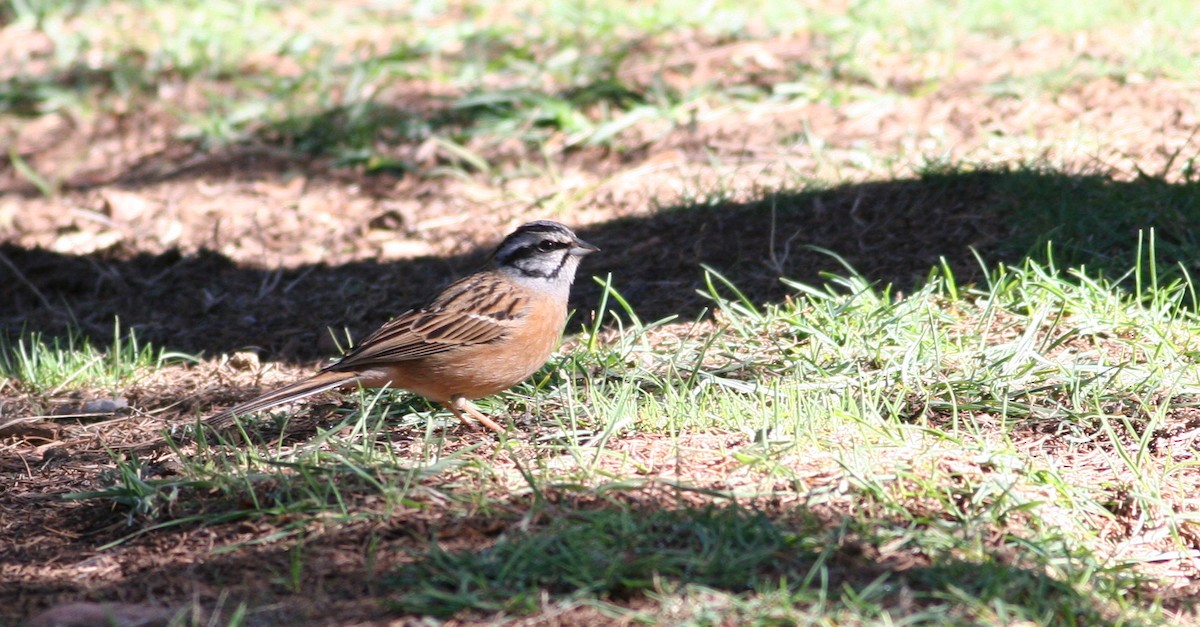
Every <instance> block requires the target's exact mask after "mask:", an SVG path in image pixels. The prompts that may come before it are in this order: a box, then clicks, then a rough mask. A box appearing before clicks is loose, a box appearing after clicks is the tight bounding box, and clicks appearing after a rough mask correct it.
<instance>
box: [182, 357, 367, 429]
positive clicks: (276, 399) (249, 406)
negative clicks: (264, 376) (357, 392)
mask: <svg viewBox="0 0 1200 627" xmlns="http://www.w3.org/2000/svg"><path fill="white" fill-rule="evenodd" d="M357 378H358V373H356V372H334V371H326V372H319V373H317V374H315V375H313V376H311V377H309V378H307V379H301V380H299V381H297V382H295V383H291V384H288V385H285V386H283V387H281V388H279V389H277V390H272V391H270V392H267V393H266V394H263V395H262V396H259V397H257V398H253V399H250V400H248V401H246V402H245V403H242V404H240V405H235V406H233V407H230V408H229V409H226V410H225V411H223V412H221V413H219V414H216V415H215V416H211V417H209V418H206V419H205V420H204V424H206V425H209V426H210V427H214V428H217V429H220V428H223V427H227V426H229V425H230V424H233V419H234V417H236V416H241V415H244V414H249V413H253V412H256V411H259V410H260V409H266V408H268V407H274V406H276V405H282V404H284V403H290V402H292V401H298V400H300V399H302V398H308V397H309V396H312V395H314V394H320V393H321V392H328V391H329V390H332V389H335V388H340V387H342V386H344V385H349V384H352V383H354V382H355V380H356V379H357Z"/></svg>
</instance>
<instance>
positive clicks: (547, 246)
mask: <svg viewBox="0 0 1200 627" xmlns="http://www.w3.org/2000/svg"><path fill="white" fill-rule="evenodd" d="M562 247H563V243H562V242H556V241H554V240H552V239H544V240H542V241H540V242H538V246H537V248H538V250H540V251H541V252H544V253H548V252H550V251H552V250H556V249H559V248H562Z"/></svg>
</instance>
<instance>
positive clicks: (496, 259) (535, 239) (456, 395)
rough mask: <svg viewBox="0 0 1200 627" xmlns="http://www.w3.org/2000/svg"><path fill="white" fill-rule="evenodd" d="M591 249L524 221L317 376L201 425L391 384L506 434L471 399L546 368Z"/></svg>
mask: <svg viewBox="0 0 1200 627" xmlns="http://www.w3.org/2000/svg"><path fill="white" fill-rule="evenodd" d="M598 250H600V249H599V248H597V247H596V246H593V245H592V244H589V243H587V242H585V241H583V240H582V239H580V238H579V236H577V235H576V234H575V232H574V231H572V230H571V229H570V228H568V227H566V226H565V225H563V224H560V223H558V222H554V221H551V220H535V221H533V222H528V223H526V224H522V225H521V226H519V227H517V229H516V230H514V231H513V232H512V233H510V234H509V235H508V236H507V237H505V238H504V240H503V241H501V242H500V245H499V246H497V247H496V249H495V252H494V253H493V254H492V256H491V264H490V267H489V268H487V269H484V270H481V271H479V272H476V273H475V274H471V275H469V276H466V277H464V278H462V279H459V280H458V281H455V282H454V283H451V284H450V285H449V286H447V287H446V288H445V289H443V290H442V291H441V292H440V293H438V294H437V295H436V296H435V297H434V298H433V299H432V300H430V301H428V304H426V305H425V306H423V307H420V308H418V309H412V310H409V311H406V312H404V313H402V314H400V315H399V316H396V317H395V318H393V319H392V320H390V321H389V322H387V323H385V324H384V325H383V326H381V327H380V328H379V329H378V330H376V331H375V332H374V333H372V334H371V335H369V336H367V338H366V339H364V340H363V341H362V342H360V343H359V344H358V345H357V346H356V347H355V348H353V349H352V350H350V352H348V353H346V354H345V355H343V356H342V357H341V358H340V359H338V360H337V361H334V362H333V363H331V364H329V365H327V366H325V367H323V368H321V369H320V370H319V371H318V372H317V373H316V374H313V375H312V376H310V377H308V378H306V379H301V380H299V381H296V382H295V383H291V384H289V385H285V386H283V387H281V388H278V389H276V390H272V391H270V392H267V393H265V394H262V395H261V396H258V397H256V398H253V399H250V400H248V401H246V402H244V403H241V404H238V405H236V406H234V407H231V408H229V409H226V410H225V411H223V412H221V413H219V414H216V415H213V416H211V417H210V418H208V419H206V420H203V421H202V422H203V423H204V424H206V425H208V426H210V427H212V428H216V429H221V428H224V427H227V426H229V425H231V424H233V422H234V420H235V419H236V417H238V416H242V415H246V414H251V413H254V412H257V411H261V410H264V409H268V408H270V407H274V406H276V405H282V404H284V403H290V402H293V401H298V400H300V399H303V398H307V397H309V396H313V395H315V394H320V393H322V392H328V391H332V390H336V389H348V388H353V387H364V388H382V387H389V388H399V389H404V390H408V391H410V392H413V393H415V394H417V395H419V396H422V397H424V398H426V399H428V400H430V401H433V402H436V403H439V404H441V405H442V406H444V407H445V408H446V409H449V410H450V412H451V413H453V414H454V416H455V417H456V418H458V419H459V420H460V421H461V422H462V423H463V424H464V425H466V426H467V427H468V428H472V429H473V428H475V426H474V425H473V424H472V423H471V422H469V421H468V419H467V416H470V417H471V418H472V419H473V420H475V421H476V422H478V423H479V424H482V425H483V426H485V427H487V428H488V429H491V430H492V431H494V432H496V433H504V432H505V431H504V428H502V427H501V426H500V425H499V424H497V423H496V422H495V421H494V420H492V419H491V418H489V417H488V416H487V415H485V414H484V413H483V412H481V411H480V410H479V409H478V408H477V407H475V405H473V404H472V403H471V401H473V400H475V399H478V398H482V397H484V396H489V395H492V394H496V393H498V392H502V391H504V390H507V389H508V388H511V387H513V386H514V385H516V384H518V383H520V382H522V381H524V380H525V379H527V378H529V376H530V375H532V374H533V373H534V372H536V371H537V370H538V369H539V368H541V367H542V365H543V364H545V363H546V360H547V359H549V358H550V354H551V353H552V352H553V351H554V349H555V348H556V347H557V346H558V341H559V339H560V337H561V335H562V331H563V327H564V326H565V324H566V320H567V297H568V296H569V295H570V291H571V284H572V283H573V282H574V281H575V273H576V270H577V269H578V268H579V263H580V261H581V260H582V259H583V257H585V256H587V255H590V254H592V253H594V252H597V251H598Z"/></svg>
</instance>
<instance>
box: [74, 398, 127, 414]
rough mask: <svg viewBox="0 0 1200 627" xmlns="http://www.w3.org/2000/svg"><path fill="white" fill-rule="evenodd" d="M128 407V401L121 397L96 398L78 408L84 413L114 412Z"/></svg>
mask: <svg viewBox="0 0 1200 627" xmlns="http://www.w3.org/2000/svg"><path fill="white" fill-rule="evenodd" d="M128 407H129V401H127V400H125V399H123V398H98V399H96V400H94V401H88V402H86V403H84V404H83V407H81V408H80V413H84V414H115V413H117V412H118V411H120V410H122V409H126V408H128Z"/></svg>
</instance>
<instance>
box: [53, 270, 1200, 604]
mask: <svg viewBox="0 0 1200 627" xmlns="http://www.w3.org/2000/svg"><path fill="white" fill-rule="evenodd" d="M1149 252H1150V251H1149V250H1146V251H1143V258H1145V256H1146V255H1148V254H1149ZM1132 272H1133V273H1135V274H1138V273H1141V275H1142V276H1140V277H1139V278H1138V281H1137V282H1138V284H1139V285H1141V286H1142V288H1141V291H1139V292H1134V293H1129V292H1125V291H1123V290H1122V289H1120V288H1118V287H1116V286H1115V284H1114V283H1112V282H1109V281H1107V280H1105V279H1101V278H1097V277H1091V276H1088V275H1086V274H1084V273H1082V272H1078V271H1062V270H1058V269H1056V268H1054V267H1051V266H1043V265H1039V264H1038V263H1036V262H1034V261H1027V262H1025V263H1024V264H1023V265H1022V266H1020V267H999V268H996V269H994V270H992V271H991V272H990V274H989V277H988V280H987V282H986V284H985V285H982V286H969V285H958V284H956V283H955V282H954V279H953V277H951V276H947V275H946V274H944V273H935V274H934V275H932V276H931V278H930V280H929V282H928V284H927V285H926V287H925V288H924V289H922V290H919V291H917V292H914V293H912V294H910V295H906V296H903V297H901V296H897V295H894V294H891V293H889V292H888V291H886V290H881V289H879V288H878V287H874V286H871V285H870V284H868V283H867V282H865V281H864V280H863V279H861V278H859V277H856V276H853V275H847V276H842V277H838V276H830V277H829V283H828V284H827V285H826V286H824V287H816V286H809V285H802V284H793V287H794V289H795V290H796V292H795V296H794V298H793V299H791V301H790V302H789V303H787V304H783V305H769V306H757V305H753V304H751V303H748V302H743V301H742V300H741V299H740V298H739V296H738V294H737V292H736V287H735V286H733V285H731V284H729V283H727V282H724V281H722V279H721V278H720V277H719V276H716V275H713V279H712V283H711V285H712V288H711V293H710V296H711V297H712V299H713V306H714V309H715V310H716V311H717V312H718V314H717V316H716V318H715V320H714V321H706V322H702V323H697V324H696V325H679V324H667V323H662V324H643V323H641V322H640V321H638V320H637V319H636V315H635V312H632V311H628V310H626V311H623V312H621V315H620V319H621V320H622V324H623V325H624V329H623V330H621V331H619V332H612V331H607V332H604V331H601V330H600V327H596V328H595V329H593V330H592V332H590V334H588V335H585V337H583V338H582V339H581V342H580V344H579V348H578V349H577V350H575V351H573V352H571V353H570V354H568V355H564V356H563V357H562V358H561V362H560V364H559V365H558V366H557V367H554V368H549V369H547V370H546V371H545V372H544V373H543V374H542V375H539V376H538V377H535V379H534V383H531V384H526V385H525V386H523V387H522V388H519V389H518V390H517V392H516V393H515V394H511V395H507V396H505V397H504V398H502V399H500V402H499V403H497V402H495V401H492V402H491V409H492V410H493V411H499V412H502V414H507V415H510V416H514V415H519V414H520V413H521V412H522V407H523V406H525V407H529V408H531V409H532V410H533V411H535V412H536V414H537V415H539V416H541V422H543V424H544V426H543V427H542V429H549V434H554V433H556V432H557V435H554V436H553V437H548V438H547V437H543V438H537V439H531V440H530V441H521V440H517V439H513V440H501V442H500V444H499V446H495V447H484V448H482V449H479V450H473V448H472V447H468V448H465V449H459V450H454V451H451V450H449V449H445V448H443V447H445V442H444V441H443V440H442V438H441V436H440V435H439V431H438V428H439V427H437V426H436V425H435V424H434V423H432V422H430V419H431V418H432V417H433V416H434V415H436V414H430V413H428V412H427V411H425V410H424V409H423V408H422V406H421V405H420V404H419V403H418V404H415V405H414V404H412V403H411V402H409V401H408V400H407V398H406V397H403V396H401V397H393V396H392V395H389V394H383V395H371V394H365V395H363V396H360V398H359V399H358V404H357V407H358V408H357V409H354V410H352V411H350V413H348V414H344V415H342V418H341V419H340V420H338V421H336V424H335V425H334V426H333V427H332V428H331V429H329V430H328V431H321V432H320V433H319V434H318V435H317V436H316V437H315V438H312V439H309V440H306V441H299V442H292V441H288V440H286V439H278V438H274V437H272V436H271V435H270V434H271V433H272V432H273V429H275V427H270V426H268V427H267V428H266V430H265V431H261V430H259V431H258V432H259V433H265V434H266V435H267V437H268V441H267V442H265V443H264V445H263V446H261V447H250V448H245V447H238V446H235V447H229V446H226V445H225V444H223V443H221V442H220V441H202V442H201V443H200V445H199V447H198V449H197V451H196V452H195V453H193V454H190V455H188V456H186V457H181V461H183V470H182V472H181V474H180V475H179V476H177V477H173V478H169V479H147V478H145V477H144V476H143V475H144V471H145V467H144V466H142V465H141V462H139V461H137V460H136V459H131V460H126V461H124V462H121V464H119V465H118V468H117V470H116V471H115V474H114V475H113V476H112V486H111V487H110V488H107V489H104V490H100V491H97V492H91V493H86V494H77V495H74V496H73V498H81V499H102V500H105V501H110V502H112V503H114V504H118V505H120V506H121V507H122V508H124V509H125V510H126V511H127V512H128V519H127V523H126V524H127V525H128V527H127V528H128V529H129V531H130V533H131V534H132V535H129V536H127V537H125V538H123V539H122V540H121V541H122V542H124V541H129V540H131V539H133V538H136V537H139V536H141V535H143V534H146V533H151V532H158V531H162V530H164V529H169V528H176V527H181V526H182V527H183V528H189V527H194V526H196V525H203V526H209V525H221V524H226V523H229V522H232V521H237V520H258V521H265V522H268V523H270V526H271V528H272V529H274V531H273V532H272V533H271V534H269V535H267V536H264V537H258V538H255V539H253V540H251V541H250V542H251V543H252V544H257V543H261V542H266V543H279V542H290V541H294V539H295V538H297V537H301V536H303V535H304V534H306V533H311V532H312V531H313V529H314V525H319V526H325V525H330V524H335V525H350V524H355V521H364V520H368V521H369V520H377V521H386V520H389V519H391V518H392V517H395V516H398V515H405V512H419V511H422V510H427V509H430V508H432V509H433V510H434V511H439V512H442V513H441V514H438V516H439V517H441V518H443V519H456V518H460V517H464V516H467V517H471V516H474V517H478V516H499V517H501V518H509V517H511V516H513V515H514V514H513V512H516V511H520V510H524V511H525V512H526V513H525V514H524V515H523V516H522V518H523V519H524V520H525V522H524V523H520V524H514V523H516V521H515V520H514V521H512V522H510V523H509V525H510V527H511V531H508V532H506V533H505V534H504V535H503V536H502V537H501V538H499V539H498V540H497V541H496V542H495V544H494V545H492V546H491V547H490V548H479V547H471V548H468V549H463V550H446V549H443V548H440V545H439V542H438V541H437V540H436V539H432V538H430V539H426V540H424V541H423V542H418V546H421V545H423V546H426V547H427V548H426V549H424V550H423V551H422V552H419V553H414V554H413V555H412V556H411V558H410V559H411V561H410V562H409V563H408V564H407V565H403V566H400V567H397V568H396V569H395V570H394V571H393V572H391V573H390V574H389V575H388V578H387V579H386V581H384V582H383V583H382V584H380V585H381V587H380V589H379V592H378V593H377V594H380V595H383V596H384V597H385V598H387V599H388V603H389V604H390V605H391V607H392V608H393V609H394V610H396V611H401V612H405V613H417V614H433V615H438V616H442V615H450V614H454V613H456V612H460V611H463V610H471V611H475V612H483V613H485V614H487V613H492V612H501V613H505V614H510V613H515V614H523V613H528V612H537V611H542V610H544V608H545V604H546V603H547V599H549V600H550V601H549V602H551V603H552V604H555V605H557V606H562V607H570V606H573V605H578V604H580V603H584V604H589V603H598V604H599V605H598V606H597V607H600V608H606V609H604V611H607V612H613V613H616V614H621V615H625V614H628V615H629V616H634V617H636V616H641V615H643V614H642V613H643V612H644V613H645V616H647V617H649V616H656V617H658V618H659V619H663V617H664V616H665V615H664V614H663V612H666V611H668V610H667V609H666V608H668V606H670V607H676V606H677V605H678V604H680V603H683V604H684V605H685V606H686V609H679V610H671V611H673V612H674V611H678V612H681V614H672V615H671V616H672V617H673V618H672V620H674V619H681V620H682V619H687V620H696V621H700V622H705V621H706V620H708V619H705V618H704V617H705V616H709V617H714V618H713V620H718V618H716V617H720V618H719V620H737V621H750V622H756V621H768V622H769V621H773V620H776V619H777V618H778V617H781V616H782V617H786V618H784V619H781V620H805V621H808V620H827V621H833V622H843V621H849V622H860V621H867V622H875V621H896V620H901V619H902V618H905V617H907V619H911V620H915V621H918V622H935V623H953V624H962V623H980V622H984V623H992V622H1012V621H1031V622H1034V623H1038V624H1058V623H1062V622H1064V621H1066V622H1072V621H1074V622H1076V623H1077V624H1122V623H1126V622H1130V621H1132V622H1141V621H1145V622H1150V623H1153V622H1159V621H1160V620H1163V619H1164V618H1165V617H1166V615H1165V614H1163V613H1162V612H1163V610H1162V609H1161V608H1159V607H1157V606H1156V605H1155V603H1154V602H1153V592H1152V590H1153V581H1152V577H1151V576H1149V575H1146V574H1142V573H1140V571H1139V570H1138V566H1139V565H1142V564H1144V563H1146V562H1145V560H1147V559H1158V558H1157V557H1156V556H1157V555H1159V554H1162V555H1168V554H1170V553H1171V552H1172V551H1186V550H1187V547H1188V546H1190V543H1191V542H1192V541H1193V539H1194V538H1196V537H1197V535H1198V530H1197V526H1196V525H1197V520H1196V517H1195V516H1194V512H1192V511H1191V509H1190V506H1189V505H1188V502H1189V501H1188V498H1189V497H1187V494H1188V493H1189V492H1188V489H1187V488H1182V487H1181V484H1180V482H1182V485H1194V483H1195V481H1196V479H1195V477H1194V476H1193V475H1194V472H1193V470H1192V466H1193V462H1191V461H1189V460H1190V457H1189V456H1187V455H1184V456H1183V457H1178V454H1175V455H1165V456H1164V449H1162V448H1161V447H1163V446H1167V444H1164V442H1165V441H1166V440H1169V439H1170V437H1171V434H1172V433H1173V432H1174V431H1173V429H1174V430H1177V427H1178V424H1179V421H1180V418H1178V417H1176V415H1175V412H1176V411H1178V408H1180V407H1184V406H1188V404H1189V403H1190V402H1191V401H1189V400H1188V399H1194V398H1196V397H1197V394H1198V393H1200V368H1198V367H1197V363H1196V360H1195V357H1194V356H1195V355H1197V354H1200V351H1198V350H1197V347H1196V345H1195V344H1196V339H1195V338H1196V337H1198V336H1200V335H1198V333H1197V325H1198V321H1197V319H1196V316H1195V313H1194V310H1193V308H1192V306H1191V300H1190V299H1191V298H1192V287H1191V285H1190V284H1189V283H1186V282H1183V281H1176V282H1172V283H1165V284H1164V282H1162V281H1158V280H1157V279H1156V277H1155V275H1154V274H1153V272H1154V268H1153V266H1149V265H1147V266H1142V265H1138V266H1135V268H1134V270H1133V271H1132ZM608 294H609V297H608V299H607V301H606V302H608V303H612V304H613V306H614V307H616V308H617V310H618V311H620V303H621V302H622V299H621V298H620V294H619V292H617V291H615V290H613V289H612V288H611V286H610V289H609V291H608ZM613 315H614V316H616V315H617V314H615V313H614V314H613ZM656 333H657V334H659V335H658V336H657V337H655V334H656ZM531 385H537V386H539V387H540V388H541V389H540V390H535V389H533V388H531V387H530V386H531ZM534 399H541V400H537V401H535V400H534ZM397 401H400V402H399V403H397ZM527 403H534V404H533V405H526V404H527ZM284 416H285V417H286V413H285V414H284ZM439 419H441V420H445V419H446V417H445V416H442V415H439ZM556 424H557V425H559V426H558V427H557V428H555V425H556ZM540 430H541V429H539V431H540ZM404 431H409V432H413V431H415V432H416V438H415V439H413V440H412V441H411V442H408V443H407V444H406V443H402V442H399V441H397V440H396V439H395V437H394V435H389V434H394V433H396V432H404ZM422 432H424V436H421V435H420V434H421V433H422ZM702 433H732V434H737V433H743V434H745V436H744V437H740V438H735V439H734V440H733V441H734V442H736V444H735V445H734V448H732V449H730V450H720V449H716V450H713V449H709V450H708V451H707V452H705V453H702V454H701V455H700V456H699V457H694V456H695V455H696V454H697V452H699V451H698V450H697V449H694V448H693V447H694V446H695V445H690V444H688V442H689V439H688V434H702ZM1038 433H1046V434H1055V435H1054V437H1052V438H1051V442H1053V445H1052V446H1051V448H1050V449H1047V450H1039V449H1038V448H1037V447H1036V446H1034V447H1031V441H1033V440H1036V439H1037V437H1036V436H1035V434H1038ZM651 434H661V435H662V437H665V438H666V440H665V442H666V443H667V444H666V445H665V447H664V450H665V453H663V455H665V456H666V457H665V458H656V459H655V460H654V461H653V462H652V463H653V464H664V463H667V464H670V463H671V460H672V459H674V463H677V464H679V466H678V468H676V470H675V471H674V472H673V473H670V474H671V475H674V478H673V479H666V478H659V479H655V478H653V477H654V476H655V475H658V474H660V472H649V471H648V469H647V468H646V467H645V466H643V465H642V464H644V463H645V462H639V461H638V458H639V457H641V456H640V455H639V456H632V455H631V453H632V451H631V450H629V449H625V448H622V447H621V446H620V442H621V441H622V440H624V439H634V440H636V439H637V438H641V437H645V436H647V435H651ZM1164 438H1165V439H1166V440H1164ZM489 449H490V450H489ZM647 454H648V455H651V456H652V457H656V456H655V455H654V454H653V453H647ZM705 460H707V461H705ZM1071 460H1080V461H1081V462H1082V461H1083V460H1090V461H1086V462H1083V463H1074V462H1072V461H1071ZM1096 460H1099V463H1097V461H1096ZM712 463H717V464H718V465H720V466H721V467H722V468H723V470H721V471H719V472H717V473H716V474H707V473H705V472H704V471H703V468H704V467H705V465H707V464H712ZM693 464H694V465H695V468H694V469H690V470H689V467H690V466H691V465H693ZM688 495H692V496H688ZM694 497H702V499H703V500H705V501H708V502H709V503H710V504H709V505H707V506H704V507H699V508H693V507H691V506H689V505H687V504H688V503H691V502H693V499H694ZM1132 512H1136V516H1137V518H1138V519H1139V520H1140V521H1141V523H1140V524H1142V525H1147V526H1155V527H1159V528H1161V529H1162V530H1163V533H1162V535H1161V536H1160V539H1159V540H1157V541H1155V542H1153V543H1151V545H1150V546H1147V547H1145V548H1138V549H1135V548H1133V547H1134V546H1136V545H1137V544H1138V543H1139V542H1138V541H1135V540H1134V538H1131V537H1121V536H1120V535H1118V536H1116V537H1114V536H1112V535H1111V533H1112V529H1113V528H1114V525H1117V524H1118V523H1119V522H1120V521H1123V520H1126V519H1127V517H1128V516H1129V515H1130V513H1132ZM526 528H527V529H528V530H527V531H522V530H521V529H526ZM1102 530H1107V531H1102ZM289 539H292V540H289ZM1130 542H1133V543H1134V544H1130V545H1129V546H1128V548H1125V549H1119V547H1122V546H1125V544H1126V543H1130ZM1114 543H1115V545H1114ZM243 546H245V545H243V544H240V543H239V544H234V545H231V546H227V547H223V548H221V549H220V550H221V551H231V550H238V549H239V547H243ZM1114 549H1118V550H1114ZM901 564H904V566H903V567H900V566H899V565H901ZM302 566H303V565H302V564H300V565H297V566H295V567H296V568H301V567H302ZM296 586H298V587H302V585H301V584H296ZM694 596H699V597H703V599H704V601H703V602H702V603H698V604H692V603H690V602H688V603H685V602H684V599H687V598H690V597H694ZM643 597H644V598H648V599H654V603H653V607H654V608H656V609H646V610H634V609H629V608H627V607H626V606H625V603H627V602H628V601H629V600H631V599H634V598H643Z"/></svg>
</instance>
